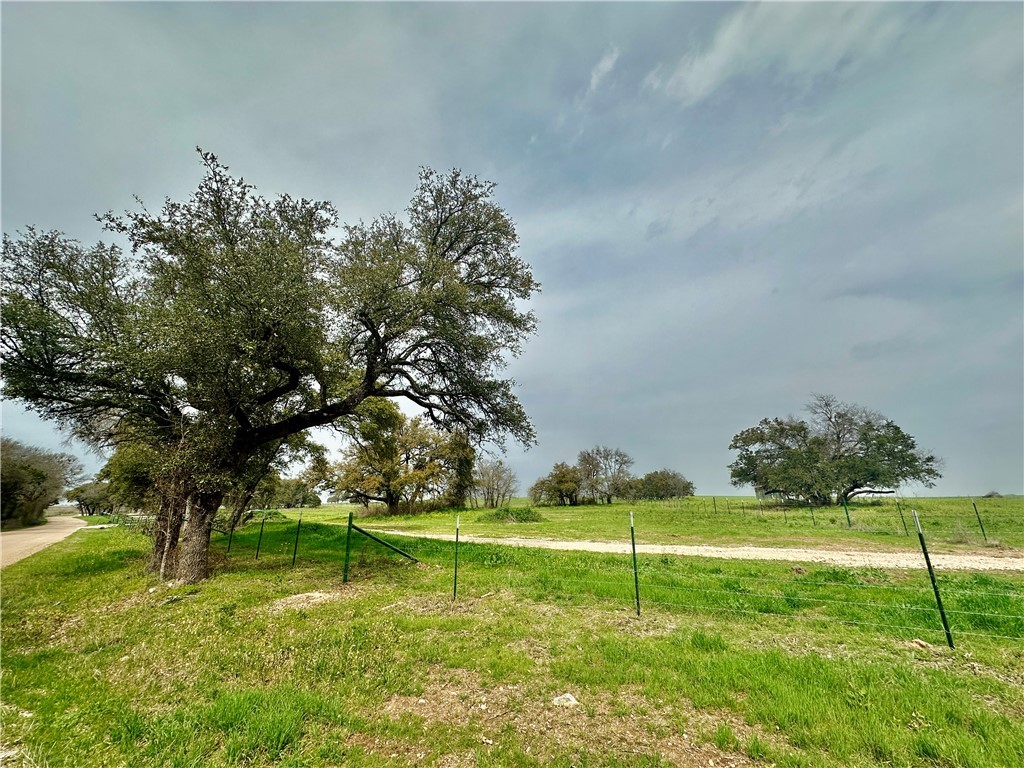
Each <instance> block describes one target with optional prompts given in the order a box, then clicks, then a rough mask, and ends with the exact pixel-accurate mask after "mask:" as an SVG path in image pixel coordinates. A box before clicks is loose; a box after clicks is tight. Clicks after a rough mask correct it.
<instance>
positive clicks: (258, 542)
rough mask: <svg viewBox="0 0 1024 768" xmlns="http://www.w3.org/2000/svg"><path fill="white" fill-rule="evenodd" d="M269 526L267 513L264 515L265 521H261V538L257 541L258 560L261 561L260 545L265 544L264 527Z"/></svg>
mask: <svg viewBox="0 0 1024 768" xmlns="http://www.w3.org/2000/svg"><path fill="white" fill-rule="evenodd" d="M266 524H267V513H266V512H264V513H263V519H262V520H261V521H260V537H259V538H258V539H256V559H257V560H259V559H260V545H261V544H262V543H263V526H265V525H266Z"/></svg>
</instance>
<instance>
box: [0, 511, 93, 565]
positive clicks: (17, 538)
mask: <svg viewBox="0 0 1024 768" xmlns="http://www.w3.org/2000/svg"><path fill="white" fill-rule="evenodd" d="M79 528H85V521H84V520H79V519H78V518H76V517H64V516H61V517H48V518H46V525H33V526H31V527H29V528H18V529H17V530H15V531H4V532H3V533H0V568H6V567H7V566H8V565H10V564H11V563H16V562H18V561H19V560H21V559H23V558H26V557H28V556H29V555H34V554H35V553H36V552H38V551H39V550H41V549H46V548H47V547H48V546H50V545H51V544H56V543H57V542H58V541H60V540H61V539H66V538H67V537H68V536H70V535H71V534H72V533H74V532H75V531H77V530H78V529H79Z"/></svg>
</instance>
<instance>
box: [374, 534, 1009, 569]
mask: <svg viewBox="0 0 1024 768" xmlns="http://www.w3.org/2000/svg"><path fill="white" fill-rule="evenodd" d="M372 530H373V532H374V533H376V534H381V533H383V534H390V535H392V536H412V537H416V538H422V539H437V540H439V541H454V540H455V537H454V536H452V535H450V534H442V533H429V534H428V533H415V532H410V531H389V530H382V529H380V528H376V529H372ZM459 541H460V542H470V543H475V544H503V545H505V546H509V547H532V548H535V549H561V550H570V551H576V552H608V553H614V554H627V553H629V551H630V549H629V544H622V543H614V542H606V541H555V540H553V539H517V538H507V539H506V538H488V537H485V536H465V535H462V536H460V537H459ZM636 551H637V553H638V554H644V555H682V556H686V557H721V558H725V559H728V560H787V561H793V562H798V563H826V564H828V565H841V566H845V567H850V568H865V567H868V568H909V569H915V568H923V567H924V556H923V555H922V554H921V553H920V552H835V551H831V550H824V549H794V548H786V547H715V546H709V545H683V544H637V545H636ZM929 555H930V557H931V559H932V565H934V566H935V567H936V568H937V569H939V570H944V571H1024V557H1020V556H1019V555H1017V554H1007V555H1004V556H997V555H950V554H945V555H944V554H933V553H930V552H929Z"/></svg>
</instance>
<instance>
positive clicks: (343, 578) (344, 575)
mask: <svg viewBox="0 0 1024 768" xmlns="http://www.w3.org/2000/svg"><path fill="white" fill-rule="evenodd" d="M351 551H352V510H351V509H350V510H349V511H348V531H347V532H346V533H345V570H344V572H343V573H342V576H341V583H342V584H348V556H349V552H351Z"/></svg>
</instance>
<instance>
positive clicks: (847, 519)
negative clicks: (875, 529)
mask: <svg viewBox="0 0 1024 768" xmlns="http://www.w3.org/2000/svg"><path fill="white" fill-rule="evenodd" d="M842 500H843V511H844V512H846V527H847V528H853V523H851V522H850V508H849V507H848V506H846V497H845V496H843V497H842Z"/></svg>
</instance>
